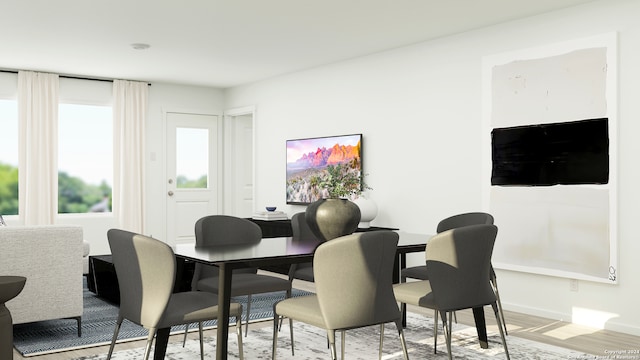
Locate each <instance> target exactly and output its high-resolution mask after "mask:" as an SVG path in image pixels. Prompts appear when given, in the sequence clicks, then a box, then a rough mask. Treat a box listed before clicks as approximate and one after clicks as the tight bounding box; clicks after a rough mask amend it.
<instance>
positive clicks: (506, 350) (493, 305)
mask: <svg viewBox="0 0 640 360" xmlns="http://www.w3.org/2000/svg"><path fill="white" fill-rule="evenodd" d="M491 307H492V308H493V313H494V314H495V316H496V322H497V323H498V329H499V330H500V337H501V338H502V346H503V347H504V354H505V355H506V356H507V360H510V359H511V357H510V356H509V349H508V348H507V339H506V337H505V336H504V335H505V334H504V331H503V330H502V320H500V316H499V313H498V305H497V304H496V302H494V303H491Z"/></svg>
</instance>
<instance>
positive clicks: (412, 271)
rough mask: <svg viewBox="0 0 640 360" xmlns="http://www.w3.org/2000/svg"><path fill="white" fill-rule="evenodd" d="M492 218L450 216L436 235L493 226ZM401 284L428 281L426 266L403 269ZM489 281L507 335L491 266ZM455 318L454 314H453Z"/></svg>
mask: <svg viewBox="0 0 640 360" xmlns="http://www.w3.org/2000/svg"><path fill="white" fill-rule="evenodd" d="M493 221H494V219H493V216H492V215H491V214H488V213H485V212H468V213H462V214H457V215H453V216H450V217H448V218H446V219H443V220H441V221H440V222H439V223H438V227H437V228H436V232H437V233H441V232H443V231H447V230H451V229H455V228H459V227H463V226H469V225H482V224H488V225H490V224H493ZM400 276H401V282H406V280H407V278H410V279H418V280H428V279H429V277H428V276H427V266H426V265H419V266H412V267H408V268H404V269H402V270H401V272H400ZM489 281H490V282H491V285H492V286H493V291H495V293H496V298H497V299H498V309H499V310H500V320H502V324H503V325H504V333H505V334H506V335H508V334H509V333H508V331H507V323H506V322H505V320H504V312H503V310H502V302H501V301H500V293H499V292H498V279H497V278H496V272H495V271H494V270H493V266H491V274H490V276H489ZM454 318H455V313H454ZM434 334H435V335H434V340H433V341H434V347H433V348H434V350H435V348H436V346H435V345H436V344H437V341H438V336H437V335H438V312H437V311H435V312H434Z"/></svg>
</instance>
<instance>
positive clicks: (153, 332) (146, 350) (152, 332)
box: [144, 328, 156, 360]
mask: <svg viewBox="0 0 640 360" xmlns="http://www.w3.org/2000/svg"><path fill="white" fill-rule="evenodd" d="M155 336H156V329H154V328H151V329H149V335H148V336H147V346H146V347H145V348H144V360H149V353H151V344H152V343H153V338H154V337H155Z"/></svg>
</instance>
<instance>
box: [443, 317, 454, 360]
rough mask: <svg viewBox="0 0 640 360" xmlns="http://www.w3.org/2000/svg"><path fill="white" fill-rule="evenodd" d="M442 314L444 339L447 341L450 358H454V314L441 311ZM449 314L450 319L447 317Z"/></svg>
mask: <svg viewBox="0 0 640 360" xmlns="http://www.w3.org/2000/svg"><path fill="white" fill-rule="evenodd" d="M441 315H442V327H443V329H444V339H445V342H446V343H447V353H448V356H449V360H452V359H453V357H452V355H451V320H452V315H451V313H441ZM447 315H448V317H449V319H447Z"/></svg>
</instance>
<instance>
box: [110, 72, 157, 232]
mask: <svg viewBox="0 0 640 360" xmlns="http://www.w3.org/2000/svg"><path fill="white" fill-rule="evenodd" d="M148 94H149V86H148V84H147V83H142V82H136V81H126V80H114V81H113V126H114V131H113V139H114V181H113V182H114V184H113V212H114V215H115V216H116V217H117V219H118V223H119V225H120V227H121V228H122V229H125V230H129V231H132V232H136V233H140V234H144V219H145V186H144V185H145V161H144V160H145V121H146V118H147V98H148Z"/></svg>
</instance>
